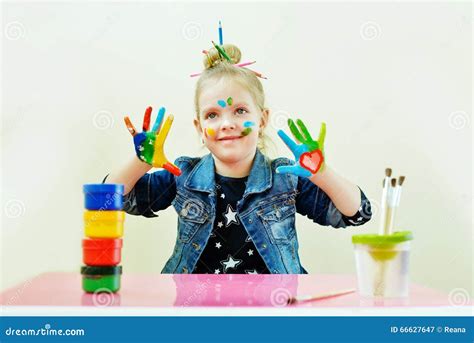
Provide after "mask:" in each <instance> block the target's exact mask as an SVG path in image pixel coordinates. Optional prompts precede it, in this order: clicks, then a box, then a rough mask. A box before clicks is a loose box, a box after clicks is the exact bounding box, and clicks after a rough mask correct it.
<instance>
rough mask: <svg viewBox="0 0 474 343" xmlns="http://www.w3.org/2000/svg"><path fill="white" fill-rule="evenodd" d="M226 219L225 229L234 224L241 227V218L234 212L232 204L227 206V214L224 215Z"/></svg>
mask: <svg viewBox="0 0 474 343" xmlns="http://www.w3.org/2000/svg"><path fill="white" fill-rule="evenodd" d="M224 217H225V219H226V224H225V227H228V226H229V225H231V224H232V223H235V224H237V225H239V218H238V217H237V212H234V210H233V208H232V206H230V204H227V212H226V213H225V214H224Z"/></svg>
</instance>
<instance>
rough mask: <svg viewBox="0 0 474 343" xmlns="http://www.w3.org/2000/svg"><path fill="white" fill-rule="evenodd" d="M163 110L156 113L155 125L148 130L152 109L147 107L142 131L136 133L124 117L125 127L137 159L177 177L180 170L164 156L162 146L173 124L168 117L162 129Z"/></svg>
mask: <svg viewBox="0 0 474 343" xmlns="http://www.w3.org/2000/svg"><path fill="white" fill-rule="evenodd" d="M165 111H166V110H165V108H164V107H162V108H160V110H159V111H158V116H157V117H156V121H155V124H154V125H153V128H152V129H151V130H149V129H150V118H151V112H152V108H151V107H148V108H147V109H146V111H145V115H144V116H143V131H142V132H140V133H138V132H137V130H136V129H135V127H134V126H133V124H132V122H131V121H130V118H129V117H125V118H124V120H125V125H127V129H128V131H129V132H130V133H131V134H132V136H133V143H134V145H135V152H136V154H137V157H138V158H139V159H140V160H142V161H143V162H146V163H148V164H149V165H151V166H153V167H155V168H164V169H166V170H167V171H169V172H170V173H171V174H173V175H176V176H179V175H181V170H180V169H179V168H178V167H177V166H175V165H174V164H173V163H171V162H170V161H168V159H167V158H166V156H165V153H164V150H163V146H164V144H165V140H166V137H167V136H168V132H169V131H170V128H171V124H172V123H173V119H174V117H173V115H171V114H170V115H168V117H167V118H166V121H165V123H164V125H163V127H162V125H161V124H162V123H163V119H164V117H165Z"/></svg>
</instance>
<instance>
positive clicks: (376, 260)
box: [352, 168, 413, 298]
mask: <svg viewBox="0 0 474 343" xmlns="http://www.w3.org/2000/svg"><path fill="white" fill-rule="evenodd" d="M391 176H392V169H390V168H387V169H386V170H385V178H384V180H383V190H382V201H381V206H380V207H381V208H380V209H381V213H380V214H381V216H380V218H381V220H380V228H379V233H378V234H364V235H355V236H353V237H352V243H353V244H354V249H355V260H356V270H357V281H358V288H359V294H360V295H361V296H365V297H383V298H398V297H407V296H408V290H409V277H408V270H409V256H410V241H411V240H412V239H413V235H412V233H411V232H410V231H395V232H394V231H393V228H394V223H395V214H396V210H397V209H398V207H399V206H400V197H401V192H402V185H403V183H404V181H405V177H404V176H400V177H399V178H398V182H397V179H396V178H391Z"/></svg>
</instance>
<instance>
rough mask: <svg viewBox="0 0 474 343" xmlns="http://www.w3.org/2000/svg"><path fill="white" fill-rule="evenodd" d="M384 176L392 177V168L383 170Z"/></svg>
mask: <svg viewBox="0 0 474 343" xmlns="http://www.w3.org/2000/svg"><path fill="white" fill-rule="evenodd" d="M385 176H387V177H390V176H392V168H386V169H385Z"/></svg>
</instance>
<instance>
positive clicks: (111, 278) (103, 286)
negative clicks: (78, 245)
mask: <svg viewBox="0 0 474 343" xmlns="http://www.w3.org/2000/svg"><path fill="white" fill-rule="evenodd" d="M81 274H82V289H83V290H84V292H87V293H95V292H112V293H115V292H117V291H118V290H119V289H120V278H121V276H122V266H82V267H81Z"/></svg>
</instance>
